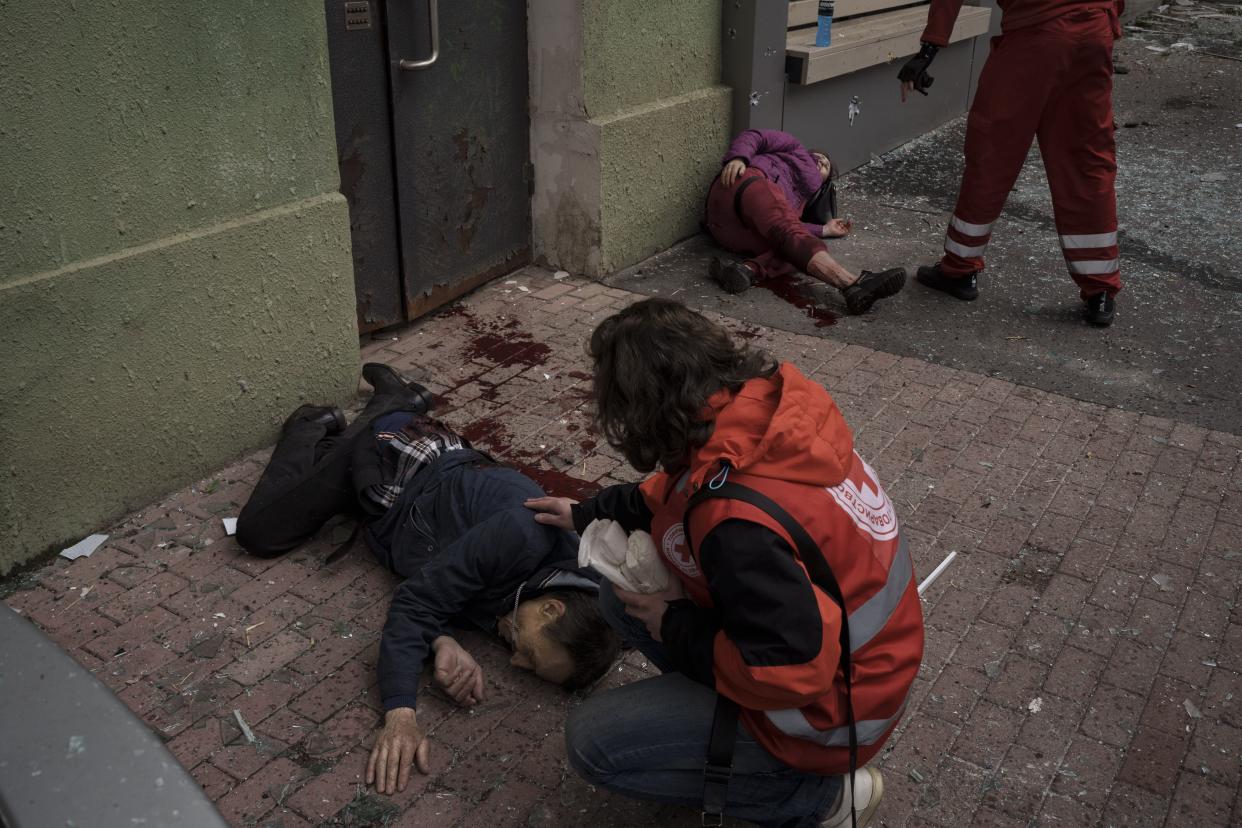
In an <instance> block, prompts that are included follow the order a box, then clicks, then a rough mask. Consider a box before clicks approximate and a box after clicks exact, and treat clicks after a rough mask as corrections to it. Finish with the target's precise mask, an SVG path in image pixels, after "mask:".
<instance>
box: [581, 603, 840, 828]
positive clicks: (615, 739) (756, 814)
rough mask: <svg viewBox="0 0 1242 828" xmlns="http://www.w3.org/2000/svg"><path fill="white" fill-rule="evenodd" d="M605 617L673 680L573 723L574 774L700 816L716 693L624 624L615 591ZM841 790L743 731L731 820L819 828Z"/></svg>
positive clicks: (605, 702)
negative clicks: (784, 759) (683, 807)
mask: <svg viewBox="0 0 1242 828" xmlns="http://www.w3.org/2000/svg"><path fill="white" fill-rule="evenodd" d="M600 609H601V610H602V611H603V614H604V617H605V618H607V619H608V622H609V623H610V624H611V625H612V626H613V628H614V629H616V630H617V632H618V633H620V634H621V637H622V638H623V639H625V640H626V641H627V642H629V643H630V644H632V645H634V646H635V647H637V648H638V649H639V650H641V651H642V653H643V654H644V655H645V656H647V658H648V660H649V661H650V662H651V663H652V664H653V665H655V666H656V667H657V668H658V669H660V670H661V671H663V672H664V675H661V676H657V677H656V678H650V679H644V680H643V681H637V682H634V683H632V684H627V685H624V686H622V687H618V688H616V689H614V690H608V691H606V692H603V693H600V694H598V695H595V696H592V697H591V698H589V699H587V700H586V701H585V702H583V703H582V704H581V705H579V706H578V707H577V708H576V709H574V710H573V711H572V712H571V713H570V715H569V721H568V722H567V723H566V725H565V745H566V752H567V754H568V757H569V764H570V765H571V766H572V767H573V769H574V770H575V771H577V773H578V775H579V776H581V777H582V778H583V779H585V780H586V781H588V782H590V783H591V784H593V785H598V786H600V787H602V788H607V789H608V790H612V791H617V792H618V793H622V794H626V795H627V796H634V797H638V798H639V799H650V800H655V801H658V802H672V803H677V804H681V805H690V806H694V807H701V806H702V803H703V764H704V762H705V761H706V758H707V743H708V740H709V737H710V735H711V725H712V715H713V713H714V712H715V707H716V692H715V691H714V690H712V689H711V688H708V687H705V686H703V685H702V684H699V683H698V682H695V681H692V680H691V679H689V678H687V677H685V676H683V675H681V674H680V673H676V672H668V671H669V670H670V664H669V661H668V656H667V655H666V654H665V652H664V648H663V646H662V645H661V644H660V643H659V642H657V641H656V640H655V639H653V638H652V637H651V636H650V635H649V634H648V633H647V628H646V627H645V626H643V624H642V623H641V622H639V621H637V620H636V619H634V618H633V617H631V616H629V615H626V614H625V608H624V605H623V604H622V603H621V601H620V600H619V599H618V598H617V596H616V594H615V593H613V591H612V589H611V587H610V586H609V584H608V582H607V581H605V582H604V583H603V586H602V588H601V589H600ZM840 790H841V777H839V776H819V775H816V774H812V773H806V772H804V771H798V770H794V769H793V768H790V767H789V766H788V765H786V764H785V763H783V762H781V761H780V760H779V759H777V758H776V757H774V756H773V755H772V754H770V753H768V752H767V751H766V750H764V749H763V748H762V747H761V746H760V745H759V743H758V742H756V741H755V740H754V738H753V737H752V736H751V735H750V733H748V732H747V730H746V728H745V726H743V725H741V724H739V725H738V728H737V744H736V747H735V749H734V753H733V778H732V780H731V781H730V782H729V798H728V804H727V805H726V806H725V814H726V815H727V816H731V817H737V818H739V819H744V820H747V821H750V822H753V823H756V824H758V825H764V826H774V828H775V826H780V828H803V826H815V825H818V824H819V821H820V820H821V819H823V818H824V816H826V815H827V813H828V810H829V809H830V808H831V807H832V805H833V803H834V802H835V801H836V798H837V794H838V793H839V792H840Z"/></svg>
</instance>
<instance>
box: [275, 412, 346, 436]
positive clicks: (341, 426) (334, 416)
mask: <svg viewBox="0 0 1242 828" xmlns="http://www.w3.org/2000/svg"><path fill="white" fill-rule="evenodd" d="M298 423H319V424H320V425H322V426H323V427H324V428H326V429H327V431H328V434H330V435H331V434H340V433H341V432H342V431H344V430H345V412H344V411H342V410H341V409H339V408H333V407H331V406H326V405H299V406H298V407H297V409H295V410H294V412H293V413H292V414H290V415H289V419H287V420H285V424H284V425H283V426H281V429H280V430H281V433H282V434H283V433H288V431H289V429H291V428H293V427H294V426H295V425H297V424H298Z"/></svg>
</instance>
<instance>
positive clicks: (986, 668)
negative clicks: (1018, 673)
mask: <svg viewBox="0 0 1242 828" xmlns="http://www.w3.org/2000/svg"><path fill="white" fill-rule="evenodd" d="M983 672H984V673H986V674H987V677H988V678H990V679H994V678H996V677H998V676H999V675H1000V674H1001V663H1000V659H997V660H996V661H989V662H987V663H986V664H984V665H983Z"/></svg>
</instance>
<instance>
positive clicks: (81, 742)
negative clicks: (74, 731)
mask: <svg viewBox="0 0 1242 828" xmlns="http://www.w3.org/2000/svg"><path fill="white" fill-rule="evenodd" d="M83 753H86V737H85V736H70V737H69V751H68V752H67V753H66V754H65V758H66V759H72V758H73V757H75V756H80V755H81V754H83Z"/></svg>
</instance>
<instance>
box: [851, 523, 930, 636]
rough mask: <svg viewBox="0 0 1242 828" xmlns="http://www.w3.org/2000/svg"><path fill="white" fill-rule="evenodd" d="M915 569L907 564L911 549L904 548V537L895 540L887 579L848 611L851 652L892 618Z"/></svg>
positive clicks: (874, 634)
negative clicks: (875, 590)
mask: <svg viewBox="0 0 1242 828" xmlns="http://www.w3.org/2000/svg"><path fill="white" fill-rule="evenodd" d="M913 575H914V568H913V566H911V564H910V551H909V550H908V549H906V539H905V537H898V539H897V554H896V555H894V556H893V563H892V565H891V566H889V568H888V581H887V582H886V583H885V584H884V587H883V588H882V589H881V590H880V591H879V592H877V593H876V594H875V595H872V596H871V597H870V598H868V599H867V601H866V603H864V604H863V605H862V606H861V607H859V608H858V609H856V610H854V611H853V612H851V613H850V652H851V653H856V652H858V651H859V650H861V649H862V648H863V647H866V646H867V644H868V643H869V642H870V641H871V639H873V638H875V636H876V634H877V633H879V632H880V630H882V629H884V626H885V625H886V624H888V619H890V618H892V617H893V613H894V612H895V611H896V610H897V605H898V604H900V603H901V599H902V598H903V597H904V596H905V594H906V587H908V586H909V585H910V578H911V577H912V576H913Z"/></svg>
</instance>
